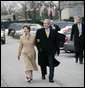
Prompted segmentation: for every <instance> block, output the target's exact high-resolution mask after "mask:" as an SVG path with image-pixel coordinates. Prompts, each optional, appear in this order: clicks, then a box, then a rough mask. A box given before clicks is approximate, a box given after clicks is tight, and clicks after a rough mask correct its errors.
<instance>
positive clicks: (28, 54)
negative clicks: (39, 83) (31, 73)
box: [18, 34, 38, 71]
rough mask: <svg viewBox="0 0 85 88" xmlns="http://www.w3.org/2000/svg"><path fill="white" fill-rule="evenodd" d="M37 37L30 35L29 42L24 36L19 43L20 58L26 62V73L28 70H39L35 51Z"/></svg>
mask: <svg viewBox="0 0 85 88" xmlns="http://www.w3.org/2000/svg"><path fill="white" fill-rule="evenodd" d="M34 44H35V36H34V35H32V34H30V38H29V40H28V39H27V38H26V37H25V35H22V36H21V37H20V41H19V48H18V56H21V53H22V57H23V60H24V64H25V71H28V70H38V68H37V65H36V61H35V60H36V52H35V49H34Z"/></svg>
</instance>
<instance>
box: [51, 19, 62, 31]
mask: <svg viewBox="0 0 85 88" xmlns="http://www.w3.org/2000/svg"><path fill="white" fill-rule="evenodd" d="M50 27H51V29H54V30H56V31H57V32H58V31H60V30H61V29H60V27H59V26H58V25H55V24H54V23H53V20H51V22H50Z"/></svg>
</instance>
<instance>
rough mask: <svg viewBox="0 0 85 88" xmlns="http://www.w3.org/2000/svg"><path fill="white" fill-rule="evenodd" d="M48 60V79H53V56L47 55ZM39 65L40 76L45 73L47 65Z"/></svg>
mask: <svg viewBox="0 0 85 88" xmlns="http://www.w3.org/2000/svg"><path fill="white" fill-rule="evenodd" d="M48 61H49V80H53V77H54V63H53V57H52V56H48ZM40 67H41V72H42V76H44V75H46V74H47V67H46V66H40Z"/></svg>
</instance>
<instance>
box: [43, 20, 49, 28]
mask: <svg viewBox="0 0 85 88" xmlns="http://www.w3.org/2000/svg"><path fill="white" fill-rule="evenodd" d="M43 25H44V28H46V29H47V28H49V24H48V22H47V21H46V20H44V23H43Z"/></svg>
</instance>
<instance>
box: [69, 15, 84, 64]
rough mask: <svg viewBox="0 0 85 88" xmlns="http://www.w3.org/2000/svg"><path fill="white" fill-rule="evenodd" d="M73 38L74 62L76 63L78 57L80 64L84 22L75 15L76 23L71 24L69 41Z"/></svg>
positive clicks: (81, 60)
mask: <svg viewBox="0 0 85 88" xmlns="http://www.w3.org/2000/svg"><path fill="white" fill-rule="evenodd" d="M73 39H74V46H75V58H76V63H78V59H79V62H80V64H82V62H83V48H84V24H83V23H81V17H79V16H77V17H76V24H74V25H73V26H72V31H71V38H70V40H71V42H72V41H73Z"/></svg>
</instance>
